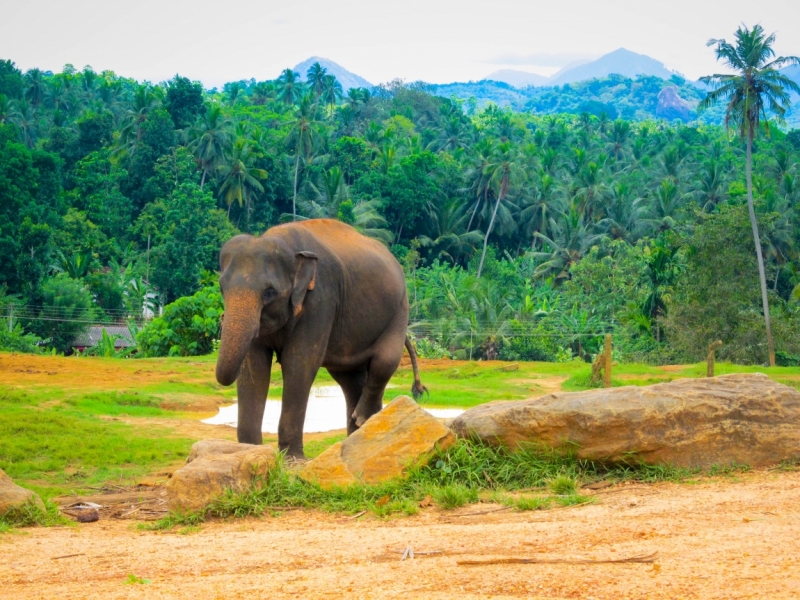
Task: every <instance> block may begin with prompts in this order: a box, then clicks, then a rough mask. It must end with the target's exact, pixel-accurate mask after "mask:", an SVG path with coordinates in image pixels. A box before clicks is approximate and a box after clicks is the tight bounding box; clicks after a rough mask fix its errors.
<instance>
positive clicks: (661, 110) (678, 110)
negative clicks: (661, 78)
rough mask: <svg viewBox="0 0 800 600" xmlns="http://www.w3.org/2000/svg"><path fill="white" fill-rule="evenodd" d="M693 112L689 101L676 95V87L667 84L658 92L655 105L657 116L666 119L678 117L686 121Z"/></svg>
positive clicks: (672, 119) (670, 119)
mask: <svg viewBox="0 0 800 600" xmlns="http://www.w3.org/2000/svg"><path fill="white" fill-rule="evenodd" d="M693 112H694V111H693V110H692V107H691V106H690V105H689V103H688V102H686V100H684V99H683V98H681V97H680V96H679V95H678V88H676V87H674V86H669V87H665V88H664V89H663V90H661V91H660V92H659V93H658V105H657V106H656V116H657V117H658V118H660V119H666V120H667V121H674V120H675V119H680V120H681V121H683V122H684V123H686V122H687V121H690V120H691V118H692V113H693Z"/></svg>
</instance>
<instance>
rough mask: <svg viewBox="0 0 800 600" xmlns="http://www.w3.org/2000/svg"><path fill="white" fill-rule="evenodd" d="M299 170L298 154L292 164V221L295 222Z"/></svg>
mask: <svg viewBox="0 0 800 600" xmlns="http://www.w3.org/2000/svg"><path fill="white" fill-rule="evenodd" d="M299 169H300V153H299V152H298V153H297V158H296V159H295V162H294V196H292V221H297V171H298V170H299Z"/></svg>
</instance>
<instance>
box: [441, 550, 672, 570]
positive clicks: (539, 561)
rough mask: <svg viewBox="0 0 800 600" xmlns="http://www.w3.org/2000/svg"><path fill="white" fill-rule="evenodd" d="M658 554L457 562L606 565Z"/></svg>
mask: <svg viewBox="0 0 800 600" xmlns="http://www.w3.org/2000/svg"><path fill="white" fill-rule="evenodd" d="M657 554H658V552H652V553H651V554H640V555H638V556H631V557H628V558H616V559H614V558H608V559H601V560H593V559H590V558H577V559H569V558H491V559H489V560H459V561H457V562H456V564H458V565H461V566H467V567H473V566H474V567H477V566H481V565H528V564H547V565H606V564H618V563H652V562H655V560H656V555H657Z"/></svg>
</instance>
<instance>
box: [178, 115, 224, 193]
mask: <svg viewBox="0 0 800 600" xmlns="http://www.w3.org/2000/svg"><path fill="white" fill-rule="evenodd" d="M230 125H231V123H230V121H229V120H228V119H226V118H225V117H224V116H223V114H222V108H221V107H220V106H219V105H218V104H212V105H211V106H209V107H208V109H207V110H206V112H205V114H203V116H201V117H200V119H198V121H197V123H196V124H195V125H194V126H193V127H191V128H190V129H189V132H188V138H189V149H190V150H191V151H192V152H193V153H194V155H195V158H196V159H197V162H198V163H199V165H200V168H201V169H203V176H202V177H201V178H200V189H203V186H204V185H205V182H206V176H207V175H208V174H209V173H213V172H214V170H215V169H216V168H217V165H218V164H219V163H220V161H221V160H222V158H223V157H224V155H225V147H226V146H227V145H228V141H229V138H230Z"/></svg>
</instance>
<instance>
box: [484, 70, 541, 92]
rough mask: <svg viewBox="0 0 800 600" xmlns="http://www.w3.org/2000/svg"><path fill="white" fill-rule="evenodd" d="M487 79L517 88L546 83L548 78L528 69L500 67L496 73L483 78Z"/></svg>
mask: <svg viewBox="0 0 800 600" xmlns="http://www.w3.org/2000/svg"><path fill="white" fill-rule="evenodd" d="M483 79H484V80H485V81H502V82H504V83H507V84H509V85H513V86H514V87H517V88H524V87H528V86H529V85H545V84H546V83H547V80H548V78H547V77H545V76H544V75H537V74H536V73H528V72H527V71H515V70H514V69H500V70H499V71H495V72H494V73H489V74H488V75H487V76H486V77H484V78H483Z"/></svg>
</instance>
